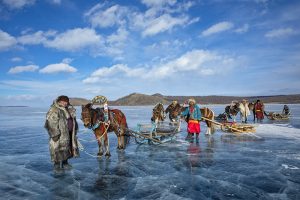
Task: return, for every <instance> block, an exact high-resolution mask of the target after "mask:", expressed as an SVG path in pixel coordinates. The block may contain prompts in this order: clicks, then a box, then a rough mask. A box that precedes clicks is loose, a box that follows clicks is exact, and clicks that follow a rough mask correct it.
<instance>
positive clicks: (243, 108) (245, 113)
mask: <svg viewBox="0 0 300 200" xmlns="http://www.w3.org/2000/svg"><path fill="white" fill-rule="evenodd" d="M239 108H240V113H241V120H242V122H247V118H248V116H249V115H250V110H249V107H248V103H245V104H244V103H240V106H239Z"/></svg>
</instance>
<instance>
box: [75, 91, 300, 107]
mask: <svg viewBox="0 0 300 200" xmlns="http://www.w3.org/2000/svg"><path fill="white" fill-rule="evenodd" d="M189 98H194V99H196V101H197V102H198V103H200V104H229V103H230V102H231V101H233V100H238V101H241V100H242V99H247V100H248V101H256V100H257V99H260V100H261V101H263V102H264V103H282V104H296V103H300V94H292V95H273V96H215V95H212V96H164V95H162V94H159V93H157V94H153V95H146V94H139V93H132V94H130V95H127V96H124V97H122V98H119V99H117V100H115V101H109V105H115V106H138V105H155V104H157V103H159V102H161V103H163V104H165V105H167V104H169V103H171V102H172V101H173V100H177V101H178V102H179V103H183V102H184V101H186V100H187V99H189ZM70 101H71V104H72V105H75V106H78V105H83V104H87V103H89V102H90V101H89V100H87V99H83V98H70Z"/></svg>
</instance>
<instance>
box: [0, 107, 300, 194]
mask: <svg viewBox="0 0 300 200" xmlns="http://www.w3.org/2000/svg"><path fill="white" fill-rule="evenodd" d="M289 106H290V109H291V111H292V118H291V119H290V120H289V121H279V122H273V121H269V120H268V119H265V120H264V122H263V123H262V124H255V126H256V129H257V132H256V133H255V135H256V136H257V137H254V136H251V135H250V136H245V137H239V136H236V135H230V134H225V133H223V132H221V131H219V130H217V131H216V132H215V133H214V135H212V136H210V137H208V136H205V135H204V133H205V131H206V126H205V124H204V123H201V129H202V132H201V136H200V142H199V143H189V142H187V141H185V140H184V138H185V136H186V131H185V129H186V124H185V123H183V126H182V130H183V131H182V132H181V133H180V134H178V136H177V139H176V141H174V142H172V143H166V144H163V145H158V146H154V145H137V144H135V143H134V140H132V141H131V143H130V144H129V146H128V147H127V149H126V150H125V151H117V150H116V143H117V140H116V136H115V134H114V133H111V134H110V135H109V138H110V147H111V153H112V156H111V158H110V159H105V158H101V159H97V158H94V157H92V156H90V155H88V154H86V153H84V152H81V156H80V158H78V159H71V160H70V162H71V164H72V165H73V169H72V170H70V171H61V172H54V171H53V168H52V163H51V162H50V156H49V150H48V135H47V133H46V131H45V130H44V128H43V125H44V120H45V114H46V112H47V110H48V108H30V107H18V108H17V107H1V108H0V194H1V196H0V198H1V199H43V198H44V199H172V200H173V199H300V145H299V144H300V129H299V128H300V105H289ZM208 107H210V108H212V109H213V110H214V111H215V114H219V113H222V112H223V109H224V107H225V106H224V105H210V106H208ZM282 107H283V105H279V104H273V105H270V104H268V105H266V109H267V110H268V111H276V112H281V109H282ZM119 108H120V109H121V110H122V111H123V112H124V113H125V115H126V117H127V121H128V124H129V127H131V128H133V129H134V128H135V126H136V124H137V123H149V121H150V117H151V110H152V107H149V106H146V107H141V106H139V107H119ZM77 115H78V122H79V126H80V132H79V133H78V137H79V138H80V140H81V143H82V145H83V146H84V148H85V151H86V152H87V153H89V154H91V155H96V153H97V150H98V146H97V144H96V141H95V138H94V136H93V134H92V132H91V131H90V130H88V129H85V128H84V127H83V125H82V122H81V121H80V108H78V110H77ZM250 118H251V119H252V116H250ZM238 120H239V119H238ZM250 122H251V120H250Z"/></svg>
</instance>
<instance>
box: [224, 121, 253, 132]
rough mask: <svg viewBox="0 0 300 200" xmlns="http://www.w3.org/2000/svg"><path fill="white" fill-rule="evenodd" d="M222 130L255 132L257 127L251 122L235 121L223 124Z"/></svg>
mask: <svg viewBox="0 0 300 200" xmlns="http://www.w3.org/2000/svg"><path fill="white" fill-rule="evenodd" d="M221 130H222V131H224V132H230V133H255V132H256V130H255V127H254V126H253V125H250V124H240V123H233V122H225V123H222V125H221Z"/></svg>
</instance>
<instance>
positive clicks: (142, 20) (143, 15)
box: [85, 0, 199, 36]
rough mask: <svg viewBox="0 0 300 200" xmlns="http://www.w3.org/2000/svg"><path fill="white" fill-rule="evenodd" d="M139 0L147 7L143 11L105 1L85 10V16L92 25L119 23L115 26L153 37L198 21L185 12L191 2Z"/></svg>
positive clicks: (104, 26) (102, 25)
mask: <svg viewBox="0 0 300 200" xmlns="http://www.w3.org/2000/svg"><path fill="white" fill-rule="evenodd" d="M142 3H143V4H145V5H146V6H147V7H148V9H147V10H146V11H145V12H144V11H143V12H140V11H136V9H131V8H130V7H124V6H120V5H113V6H109V7H108V3H102V4H97V5H95V6H94V7H92V8H91V9H90V10H88V11H87V12H86V13H85V17H86V18H87V20H88V21H89V22H90V23H91V25H92V27H100V28H106V27H113V26H119V27H118V28H119V29H120V27H121V28H123V29H125V27H126V26H127V25H128V26H129V29H131V30H134V31H140V32H141V34H142V35H143V36H153V35H156V34H158V33H161V32H165V31H168V30H171V29H172V28H173V27H174V26H186V25H190V24H192V23H195V22H197V21H199V18H193V19H189V17H188V15H186V14H185V12H186V11H187V10H188V9H189V8H190V7H191V6H192V5H194V3H192V2H183V3H178V2H177V1H176V0H144V1H142ZM175 15H176V16H175Z"/></svg>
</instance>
